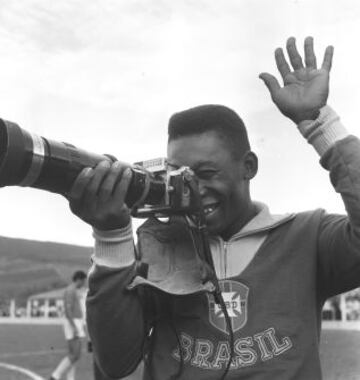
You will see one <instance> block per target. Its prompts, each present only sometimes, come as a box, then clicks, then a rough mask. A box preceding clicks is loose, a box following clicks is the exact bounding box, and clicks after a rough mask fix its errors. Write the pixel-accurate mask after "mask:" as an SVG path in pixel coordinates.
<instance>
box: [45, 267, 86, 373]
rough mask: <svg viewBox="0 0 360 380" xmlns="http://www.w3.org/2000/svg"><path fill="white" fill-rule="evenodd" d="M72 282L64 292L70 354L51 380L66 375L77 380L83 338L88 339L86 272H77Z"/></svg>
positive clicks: (57, 368) (65, 322)
mask: <svg viewBox="0 0 360 380" xmlns="http://www.w3.org/2000/svg"><path fill="white" fill-rule="evenodd" d="M72 280H73V281H72V283H71V284H70V285H69V286H68V287H67V288H66V289H65V292H64V308H65V319H64V334H65V339H66V341H67V343H68V354H67V355H66V356H65V357H64V358H63V359H62V360H61V362H60V363H59V365H58V366H57V367H56V368H55V370H54V371H53V373H52V375H51V377H50V380H60V379H62V378H63V376H65V375H66V380H75V365H76V362H77V361H78V360H79V359H80V356H81V338H85V337H86V333H85V321H84V311H83V307H82V304H81V299H82V294H83V290H84V288H85V284H86V274H85V272H83V271H76V272H75V273H74V274H73V277H72Z"/></svg>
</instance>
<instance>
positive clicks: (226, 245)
mask: <svg viewBox="0 0 360 380" xmlns="http://www.w3.org/2000/svg"><path fill="white" fill-rule="evenodd" d="M228 245H229V243H228V242H227V241H224V257H223V259H224V266H223V267H224V273H223V278H226V276H227V250H228Z"/></svg>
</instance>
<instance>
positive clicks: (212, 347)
mask: <svg viewBox="0 0 360 380" xmlns="http://www.w3.org/2000/svg"><path fill="white" fill-rule="evenodd" d="M304 50H305V54H304V58H305V59H304V62H303V59H302V57H301V56H300V54H299V53H298V51H297V48H296V45H295V39H294V38H290V39H289V40H288V41H287V52H288V55H289V59H290V63H291V66H292V68H291V66H290V65H289V64H288V63H287V61H286V59H285V56H284V53H283V50H282V49H277V50H276V51H275V60H276V64H277V67H278V69H279V72H280V74H281V76H282V79H283V82H284V85H283V86H280V84H279V83H278V81H277V79H276V78H275V77H274V76H272V75H271V74H268V73H263V74H261V75H260V78H261V79H262V80H263V81H264V83H265V85H266V86H267V87H268V89H269V91H270V94H271V97H272V100H273V102H274V103H275V104H276V106H277V107H278V108H279V110H280V111H281V112H282V113H283V114H284V115H285V116H286V117H288V118H290V119H291V120H292V121H293V122H294V123H295V124H297V126H298V129H299V132H300V134H302V135H303V137H305V139H306V140H307V141H308V142H309V143H310V144H312V145H313V146H314V148H315V149H316V151H317V152H318V153H319V155H320V157H321V160H320V162H321V165H322V166H323V167H324V168H325V169H326V170H328V171H329V172H330V178H331V182H332V185H333V187H334V189H335V191H336V192H338V193H340V195H341V197H342V199H343V201H344V204H345V207H346V210H347V213H348V215H334V214H327V213H326V212H325V211H324V210H322V209H318V210H315V211H308V212H303V213H298V214H287V215H272V214H271V213H270V212H269V209H268V208H267V206H265V205H264V204H262V203H259V202H255V201H253V200H252V199H251V196H250V180H251V179H252V178H253V177H254V176H255V175H256V172H257V158H256V155H255V154H254V153H253V152H251V150H250V144H249V141H248V138H247V133H246V129H245V127H244V124H243V122H242V120H241V119H240V117H239V116H238V115H237V114H236V113H235V112H234V111H232V110H230V109H229V108H227V107H224V106H219V105H204V106H199V107H195V108H192V109H189V110H185V111H182V112H179V113H177V114H175V115H174V116H172V118H171V119H170V122H169V129H168V162H169V165H170V169H171V168H174V169H177V168H179V167H181V166H189V167H190V168H191V169H192V170H193V171H194V172H195V174H196V177H197V179H198V185H199V192H200V195H201V200H202V203H203V206H204V211H205V218H206V226H207V229H208V231H209V233H210V239H209V240H210V248H211V255H212V258H213V261H214V266H215V271H216V275H217V277H218V278H219V279H220V288H221V291H222V296H223V299H224V301H225V305H226V308H227V311H228V315H229V318H230V323H231V331H232V332H233V337H234V344H233V348H234V352H233V355H232V360H231V365H230V368H229V372H228V373H227V376H226V378H227V379H230V380H231V379H232V380H238V379H248V380H250V379H251V380H265V379H266V380H268V379H276V380H290V379H292V380H318V379H321V368H320V359H319V351H318V348H319V337H320V326H321V309H322V306H323V304H324V302H325V300H326V299H327V298H328V297H331V296H333V295H335V294H339V293H341V292H344V291H347V290H350V289H353V288H355V287H358V286H360V197H359V194H360V169H359V168H360V142H359V140H358V139H357V138H356V137H354V136H350V135H348V133H347V131H346V129H345V128H344V126H343V125H342V124H341V122H340V120H339V117H338V116H337V115H336V113H335V112H334V111H333V110H332V109H331V108H330V107H329V106H327V105H326V103H327V98H328V93H329V72H330V68H331V63H332V55H333V48H332V47H328V48H327V49H326V51H325V55H324V60H323V63H322V66H321V68H318V67H317V63H316V57H315V54H314V50H313V40H312V38H307V39H306V40H305V46H304ZM289 128H290V126H289ZM130 180H131V171H130V170H128V168H127V167H126V165H124V164H121V163H119V162H116V163H114V164H112V165H110V164H109V163H108V162H102V163H100V164H99V165H98V166H97V167H96V168H95V169H90V168H87V169H85V170H84V171H83V172H82V173H81V174H80V175H79V177H78V178H77V180H76V182H75V183H74V185H73V188H72V191H71V194H70V206H71V209H72V211H73V212H74V213H75V214H76V215H78V216H79V217H80V218H81V219H83V220H84V221H85V222H87V223H89V224H91V225H92V226H93V228H94V237H95V254H94V257H93V261H94V265H93V268H92V270H91V272H90V276H89V293H88V300H87V307H88V313H87V315H88V326H89V333H90V336H91V339H92V341H93V343H94V351H95V356H96V358H97V361H98V364H99V366H100V367H101V368H102V370H103V371H104V372H106V374H107V375H108V376H110V377H113V378H119V377H124V376H126V375H128V374H130V373H132V372H133V371H134V370H135V368H136V367H137V365H138V364H139V362H140V361H141V360H142V359H144V360H145V363H146V365H145V369H144V379H156V380H169V379H175V378H179V379H183V380H184V379H186V380H192V379H198V380H205V379H206V380H213V379H221V378H223V375H224V373H225V372H224V370H225V368H226V366H227V364H228V363H229V360H230V357H231V355H230V352H231V345H230V343H229V342H230V339H229V337H230V335H231V331H230V330H229V326H228V324H227V323H226V320H225V315H224V313H223V310H222V309H221V308H220V307H219V305H218V304H216V303H215V302H214V298H213V296H212V295H211V294H210V293H209V292H208V291H207V290H209V289H208V288H206V286H205V285H204V284H202V283H201V281H200V279H201V278H196V276H193V274H194V273H196V270H194V268H195V269H196V265H197V262H196V259H194V255H193V254H192V252H191V250H189V244H188V242H187V240H186V239H185V237H184V236H183V235H181V234H179V235H177V234H174V233H173V232H171V231H170V230H169V228H168V226H167V225H164V224H161V223H158V224H156V223H155V224H154V223H152V222H151V223H150V224H149V223H148V222H146V223H145V227H142V228H141V229H140V231H143V232H144V231H145V235H146V236H147V237H146V239H147V240H146V239H145V235H144V234H143V235H141V234H140V235H139V236H140V238H139V239H140V243H142V253H143V255H144V260H145V261H146V260H147V262H148V264H149V271H148V275H149V279H151V278H152V279H153V280H154V278H155V280H156V277H157V279H159V278H163V279H164V281H163V284H166V286H163V287H160V289H159V286H154V282H153V283H152V282H151V281H147V282H146V281H140V282H139V281H138V283H136V278H135V280H134V277H135V276H136V274H137V273H138V272H137V269H138V266H137V265H136V263H135V259H134V257H135V250H134V242H133V236H132V228H131V218H130V210H129V209H128V207H127V206H126V204H125V203H124V199H125V196H126V192H127V189H128V186H129V183H130ZM329 191H333V190H331V188H330V187H329ZM151 234H152V235H155V236H156V237H157V238H158V239H157V242H156V243H154V240H151V239H150V240H149V236H151ZM141 236H144V239H145V241H142V239H141ZM169 237H170V238H169ZM155 240H156V239H155ZM149 252H150V253H151V255H150V254H149ZM137 278H138V277H137ZM184 279H185V280H184ZM155 280H154V281H155ZM181 281H182V282H181ZM196 281H197V283H196ZM177 287H179V288H181V290H183V289H185V288H186V289H187V291H186V292H185V293H187V295H181V296H180V295H179V294H180V293H181V294H183V293H184V292H180V291H178V290H177ZM340 354H341V353H340Z"/></svg>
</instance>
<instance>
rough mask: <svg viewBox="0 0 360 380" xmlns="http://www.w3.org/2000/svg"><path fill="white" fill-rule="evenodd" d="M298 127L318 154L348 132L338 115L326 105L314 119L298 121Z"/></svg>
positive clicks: (322, 152) (321, 153)
mask: <svg viewBox="0 0 360 380" xmlns="http://www.w3.org/2000/svg"><path fill="white" fill-rule="evenodd" d="M298 129H299V131H300V133H301V134H302V135H303V136H304V137H305V138H306V140H307V141H308V143H309V144H311V145H313V147H314V148H315V150H316V151H317V152H318V153H319V155H320V156H322V155H323V154H324V153H325V152H326V151H327V150H328V149H329V148H330V147H331V146H333V145H334V144H335V143H336V142H337V141H338V140H341V139H343V138H345V137H346V136H348V134H349V133H348V132H347V130H346V128H345V127H344V126H343V124H342V123H341V121H340V117H339V116H338V115H337V114H336V112H335V111H334V110H333V109H332V108H331V107H330V106H328V105H326V106H324V107H322V108H321V109H320V112H319V115H318V117H317V118H316V119H314V120H310V119H309V120H303V121H302V122H300V123H299V124H298Z"/></svg>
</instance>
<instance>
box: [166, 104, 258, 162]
mask: <svg viewBox="0 0 360 380" xmlns="http://www.w3.org/2000/svg"><path fill="white" fill-rule="evenodd" d="M210 131H214V132H216V133H217V134H218V135H219V137H220V138H222V139H223V140H225V142H226V143H227V144H229V146H230V147H231V151H232V154H233V157H234V158H236V159H239V158H241V157H242V156H243V154H244V152H246V151H249V150H250V143H249V138H248V134H247V131H246V127H245V124H244V122H243V121H242V119H241V118H240V116H239V115H238V114H237V113H236V112H235V111H233V110H232V109H230V108H228V107H225V106H223V105H218V104H205V105H201V106H197V107H194V108H190V109H187V110H185V111H181V112H178V113H175V114H174V115H172V116H171V118H170V120H169V125H168V142H170V141H171V140H176V139H177V138H180V137H184V136H190V135H196V134H202V133H205V132H210Z"/></svg>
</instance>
